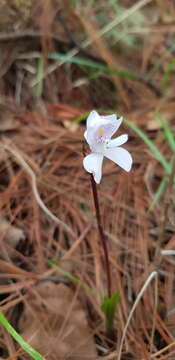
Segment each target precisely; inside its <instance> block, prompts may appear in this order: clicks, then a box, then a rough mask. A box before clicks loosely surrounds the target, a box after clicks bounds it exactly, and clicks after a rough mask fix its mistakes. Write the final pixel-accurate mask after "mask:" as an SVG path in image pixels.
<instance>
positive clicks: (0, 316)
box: [0, 313, 44, 360]
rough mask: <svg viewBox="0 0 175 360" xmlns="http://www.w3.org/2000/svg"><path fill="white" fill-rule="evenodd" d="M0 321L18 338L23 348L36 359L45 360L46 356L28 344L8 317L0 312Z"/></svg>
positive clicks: (17, 340)
mask: <svg viewBox="0 0 175 360" xmlns="http://www.w3.org/2000/svg"><path fill="white" fill-rule="evenodd" d="M0 323H1V324H2V325H3V326H4V327H5V329H6V330H7V331H8V333H9V334H10V335H11V336H12V337H13V338H14V339H15V340H16V342H17V343H18V344H19V345H20V346H21V347H22V349H23V350H24V351H25V352H26V353H28V354H29V355H30V356H31V357H32V358H33V359H35V360H44V357H43V356H42V355H40V354H39V353H38V352H37V351H36V350H34V349H33V348H32V347H31V346H30V345H29V344H27V343H26V342H25V341H24V339H23V338H22V336H21V335H19V334H18V333H17V331H16V330H15V329H14V328H13V326H11V325H10V323H9V322H8V320H7V319H6V317H5V316H4V315H3V314H2V313H0Z"/></svg>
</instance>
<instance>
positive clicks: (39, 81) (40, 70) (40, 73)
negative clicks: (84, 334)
mask: <svg viewBox="0 0 175 360" xmlns="http://www.w3.org/2000/svg"><path fill="white" fill-rule="evenodd" d="M43 80H44V59H43V57H42V56H41V57H40V58H39V59H38V66H37V74H36V96H37V97H38V98H40V97H41V95H42V92H43V83H44V81H43Z"/></svg>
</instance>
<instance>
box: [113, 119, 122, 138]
mask: <svg viewBox="0 0 175 360" xmlns="http://www.w3.org/2000/svg"><path fill="white" fill-rule="evenodd" d="M111 116H112V115H111ZM122 121H123V117H122V116H121V117H120V118H119V119H116V121H115V130H114V131H113V133H112V135H114V134H115V132H116V131H117V130H118V128H119V127H120V125H121V123H122ZM112 135H111V136H112Z"/></svg>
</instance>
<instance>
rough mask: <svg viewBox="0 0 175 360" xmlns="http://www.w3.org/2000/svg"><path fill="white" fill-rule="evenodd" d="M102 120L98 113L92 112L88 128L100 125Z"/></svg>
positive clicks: (88, 119) (87, 123) (87, 124)
mask: <svg viewBox="0 0 175 360" xmlns="http://www.w3.org/2000/svg"><path fill="white" fill-rule="evenodd" d="M100 120H101V118H100V115H99V114H98V112H97V111H95V110H92V111H91V112H90V114H89V116H88V118H87V120H86V126H87V129H88V128H92V127H94V126H96V125H98V124H99V122H100Z"/></svg>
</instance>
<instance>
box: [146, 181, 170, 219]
mask: <svg viewBox="0 0 175 360" xmlns="http://www.w3.org/2000/svg"><path fill="white" fill-rule="evenodd" d="M167 181H168V177H167V176H164V177H163V179H162V180H161V182H160V184H159V186H158V188H157V190H156V192H155V194H154V198H153V200H152V202H151V204H150V206H149V209H148V213H149V212H150V211H152V209H153V207H154V205H155V204H156V203H157V201H159V200H160V198H161V197H162V195H163V193H164V190H165V188H166V184H167Z"/></svg>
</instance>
